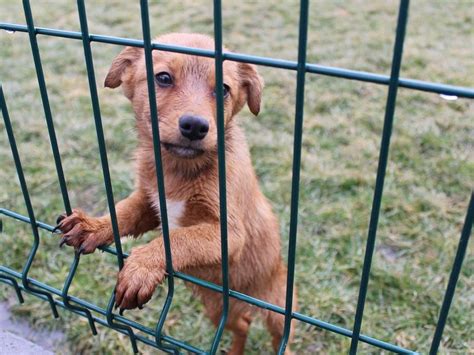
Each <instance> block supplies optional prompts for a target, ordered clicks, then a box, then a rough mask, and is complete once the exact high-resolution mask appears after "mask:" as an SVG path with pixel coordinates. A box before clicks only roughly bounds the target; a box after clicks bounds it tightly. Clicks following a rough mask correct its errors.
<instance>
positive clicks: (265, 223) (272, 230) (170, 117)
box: [58, 33, 296, 354]
mask: <svg viewBox="0 0 474 355" xmlns="http://www.w3.org/2000/svg"><path fill="white" fill-rule="evenodd" d="M157 41H158V42H159V43H164V44H174V45H181V46H186V47H194V48H203V49H210V50H214V40H213V39H212V38H210V37H208V36H205V35H200V34H180V33H172V34H167V35H163V36H161V37H159V38H158V39H157ZM153 68H154V73H155V82H156V85H155V87H156V99H157V103H158V120H159V127H160V138H161V152H162V162H163V174H164V185H165V190H166V205H167V211H168V221H169V229H170V233H169V235H170V240H171V249H172V259H173V267H174V269H175V270H178V271H182V272H185V273H187V274H190V275H192V276H195V277H198V278H201V279H204V280H207V281H210V282H213V283H216V284H222V275H221V245H220V224H219V190H218V167H217V127H216V99H215V96H216V93H215V66H214V59H212V58H204V57H198V56H191V55H185V54H178V53H170V52H163V51H153ZM223 73H224V87H223V92H224V107H225V108H224V127H225V140H226V172H227V174H226V175H227V176H226V186H227V213H228V255H229V285H230V288H231V289H233V290H236V291H239V292H242V293H244V294H247V295H250V296H253V297H257V298H260V299H262V300H265V301H267V302H270V303H272V304H275V305H277V306H280V307H284V306H285V296H286V272H287V271H286V266H285V265H284V263H283V260H282V257H281V255H280V254H281V247H280V233H279V226H278V221H277V218H276V217H275V215H274V213H273V212H272V209H271V206H270V204H269V202H268V201H267V199H266V198H265V196H264V195H263V194H262V192H261V191H260V189H259V186H258V181H257V177H256V174H255V171H254V169H253V167H252V163H251V159H250V153H249V149H248V146H247V142H246V140H245V137H244V134H243V132H242V129H241V128H240V127H239V125H238V122H237V120H236V115H237V113H238V112H239V111H240V110H241V109H242V108H243V106H244V105H245V104H246V103H247V104H248V107H249V109H250V111H251V112H252V113H253V114H254V115H258V113H259V111H260V103H261V97H262V89H263V80H262V78H261V77H260V75H259V74H258V73H257V70H256V67H255V66H254V65H252V64H248V63H237V62H230V61H225V62H224V64H223ZM105 86H106V87H108V88H117V87H119V86H121V87H122V89H123V93H124V94H125V96H126V97H127V98H128V99H129V100H130V102H131V103H132V106H133V110H134V112H135V116H136V127H137V134H138V138H139V140H138V147H137V149H136V154H135V157H136V165H137V168H136V188H135V190H134V192H133V193H132V194H131V195H130V196H129V197H127V198H126V199H124V200H122V201H120V202H118V203H117V205H116V213H117V220H118V229H119V232H120V236H133V237H139V236H140V235H141V234H143V233H145V232H147V231H150V230H154V229H159V227H160V223H161V222H160V211H159V197H158V188H157V180H156V167H155V161H154V151H153V137H152V129H151V122H150V121H151V118H150V108H149V107H150V106H149V98H148V89H147V77H146V69H145V57H144V51H143V49H142V48H135V47H126V48H125V49H123V50H122V52H121V53H120V54H119V55H118V56H117V57H116V58H115V59H114V60H113V62H112V65H111V67H110V70H109V72H108V74H107V76H106V78H105ZM58 228H59V229H60V231H61V232H62V239H61V242H60V245H63V244H66V245H69V246H72V247H74V248H75V249H76V251H77V252H79V253H82V254H89V253H92V252H94V250H95V249H96V248H97V247H100V246H105V245H109V244H111V243H112V242H113V233H112V227H111V220H110V216H109V215H106V216H102V217H98V218H96V217H91V216H88V215H86V214H85V213H84V212H83V211H82V210H80V209H75V210H74V211H73V213H72V214H71V215H69V216H66V215H62V216H61V217H60V218H59V220H58ZM165 276H166V272H165V254H164V246H163V238H162V237H158V238H156V239H154V240H152V241H151V242H149V243H148V244H146V245H143V246H139V247H135V248H133V249H132V251H131V254H130V256H129V257H128V258H127V259H126V261H125V264H124V267H123V269H122V270H121V271H120V272H119V274H118V278H117V285H116V305H117V306H118V307H120V309H121V310H124V309H132V308H136V307H139V308H141V307H142V306H143V304H145V303H146V302H147V301H149V300H150V298H151V297H152V294H153V292H154V290H155V289H156V287H157V285H158V284H160V283H161V282H163V280H164V278H165ZM189 286H190V287H191V288H192V289H193V291H194V292H195V293H196V294H197V295H199V296H200V298H201V300H202V302H203V304H204V306H205V309H206V313H207V315H208V316H209V318H210V319H211V321H212V322H213V323H214V324H215V325H216V326H217V324H218V322H219V320H220V317H221V312H222V295H221V294H219V293H216V292H214V291H211V290H208V289H206V288H203V287H199V286H196V285H194V284H192V285H189ZM294 297H295V298H294V299H295V304H296V291H295V295H294ZM257 309H258V310H259V311H260V312H261V314H262V315H263V317H264V320H265V322H266V325H267V328H268V330H269V332H270V334H271V336H272V344H273V347H274V349H275V351H277V350H278V346H279V343H280V340H281V338H282V335H283V328H284V316H283V315H281V314H278V313H275V312H271V311H268V310H264V309H260V308H257V307H255V306H252V305H249V304H247V303H245V302H242V301H239V300H236V299H233V298H231V299H230V304H229V314H228V320H227V323H226V328H227V329H228V330H230V331H232V332H233V342H232V347H231V349H230V351H229V354H242V353H243V352H244V347H245V341H246V338H247V333H248V330H249V326H250V324H251V322H252V319H253V318H254V315H255V313H256V310H257ZM292 328H294V327H293V326H292ZM292 333H293V329H292V331H291V335H292ZM291 335H290V338H291ZM287 353H290V350H289V349H288V350H287Z"/></svg>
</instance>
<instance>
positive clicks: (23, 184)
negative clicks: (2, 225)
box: [0, 85, 59, 318]
mask: <svg viewBox="0 0 474 355" xmlns="http://www.w3.org/2000/svg"><path fill="white" fill-rule="evenodd" d="M0 106H1V108H2V115H3V120H4V122H5V129H6V131H7V135H8V141H9V142H10V148H11V151H12V155H13V160H14V161H15V167H16V172H17V174H18V180H19V181H20V186H21V192H22V193H23V198H24V200H25V205H26V209H27V210H28V216H29V217H30V225H31V229H32V231H33V238H34V240H33V245H32V247H31V250H30V253H29V254H28V259H27V261H26V264H25V265H24V266H23V270H22V272H21V281H22V283H23V287H25V289H26V290H28V291H30V292H32V293H36V294H38V295H44V296H45V297H46V298H47V299H48V301H49V304H50V306H51V310H52V312H53V315H54V318H58V317H59V314H58V310H57V309H56V305H55V304H54V300H53V297H52V296H51V295H50V294H49V293H48V292H45V291H42V290H38V289H36V288H34V287H31V286H30V284H29V281H28V272H29V271H30V268H31V264H32V263H33V260H34V258H35V255H36V251H37V250H38V247H39V239H40V238H39V232H38V226H37V225H36V218H35V213H34V211H33V205H32V204H31V199H30V194H29V192H28V186H27V185H26V180H25V175H24V174H23V167H22V165H21V160H20V155H19V154H18V148H17V145H16V141H15V136H14V134H13V127H12V124H11V121H10V115H9V114H8V109H7V103H6V101H5V96H4V95H3V88H2V86H1V85H0Z"/></svg>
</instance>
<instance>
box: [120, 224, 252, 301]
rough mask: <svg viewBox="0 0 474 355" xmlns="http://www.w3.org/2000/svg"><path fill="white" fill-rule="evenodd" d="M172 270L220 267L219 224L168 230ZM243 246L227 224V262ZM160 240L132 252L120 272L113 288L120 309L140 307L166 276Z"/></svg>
mask: <svg viewBox="0 0 474 355" xmlns="http://www.w3.org/2000/svg"><path fill="white" fill-rule="evenodd" d="M170 240H171V256H172V259H173V268H174V270H177V271H180V270H183V269H186V268H188V267H196V266H205V265H219V264H221V262H222V258H221V239H220V226H219V224H200V225H196V226H192V227H185V228H178V229H174V230H172V231H170ZM243 245H244V238H243V234H242V233H240V232H239V229H238V228H235V227H231V226H230V225H229V233H228V253H229V260H234V259H236V258H238V257H239V255H240V252H241V251H242V248H243ZM165 268H166V262H165V251H164V245H163V238H161V237H160V238H157V239H154V240H152V241H151V242H150V243H148V244H147V245H143V246H140V247H136V248H133V249H132V252H131V255H130V256H129V257H128V258H127V260H126V261H125V265H124V267H123V269H122V271H120V273H119V275H118V279H117V287H116V304H117V306H118V307H120V309H132V308H135V307H141V306H142V305H143V304H144V303H146V302H148V301H149V300H150V298H151V296H152V294H153V292H154V291H155V288H156V286H157V285H158V284H159V283H161V282H162V281H163V279H164V277H165V275H166V272H165Z"/></svg>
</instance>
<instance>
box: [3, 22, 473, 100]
mask: <svg viewBox="0 0 474 355" xmlns="http://www.w3.org/2000/svg"><path fill="white" fill-rule="evenodd" d="M0 29H2V30H6V31H14V32H28V28H27V26H25V25H18V24H13V23H6V22H0ZM35 30H36V34H38V35H46V36H53V37H62V38H71V39H77V40H82V35H81V32H75V31H66V30H57V29H52V28H45V27H35ZM89 40H90V41H91V42H99V43H107V44H115V45H122V46H131V47H142V48H143V46H144V44H143V41H142V40H137V39H130V38H123V37H114V36H103V35H95V34H90V35H89ZM152 47H153V49H157V50H162V51H168V52H175V53H183V54H190V55H196V56H202V57H209V58H213V57H214V56H215V53H214V51H212V50H206V49H198V48H190V47H182V46H174V45H165V44H160V43H153V44H152ZM223 59H224V60H230V61H234V62H246V63H252V64H257V65H262V66H267V67H273V68H279V69H288V70H294V71H296V70H297V67H298V63H297V62H296V61H290V60H284V59H273V58H268V57H261V56H254V55H247V54H238V53H223ZM306 71H307V72H308V73H312V74H320V75H324V76H331V77H337V78H343V79H349V80H356V81H363V82H368V83H373V84H379V85H389V83H390V76H388V75H382V74H374V73H369V72H365V71H359V70H350V69H343V68H337V67H331V66H325V65H319V64H309V63H308V64H306ZM398 86H399V87H402V88H406V89H412V90H417V91H425V92H432V93H436V94H444V95H452V96H458V97H463V98H469V99H474V89H473V88H469V87H463V86H454V85H446V84H439V83H432V82H428V81H423V80H415V79H407V78H399V80H398Z"/></svg>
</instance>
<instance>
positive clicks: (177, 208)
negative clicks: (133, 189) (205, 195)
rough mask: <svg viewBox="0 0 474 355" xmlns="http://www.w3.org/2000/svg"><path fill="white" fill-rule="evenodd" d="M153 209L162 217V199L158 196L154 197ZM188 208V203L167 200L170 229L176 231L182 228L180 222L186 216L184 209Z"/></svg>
mask: <svg viewBox="0 0 474 355" xmlns="http://www.w3.org/2000/svg"><path fill="white" fill-rule="evenodd" d="M152 198H153V200H152V201H153V202H152V204H153V208H154V209H155V212H156V213H157V214H158V215H159V216H160V215H161V214H160V199H159V197H158V194H157V193H156V194H154V195H153V197H152ZM185 207H186V201H182V200H174V199H168V198H167V199H166V212H167V213H168V226H169V229H170V230H171V229H176V228H179V227H181V224H180V220H181V218H182V217H183V215H184V209H185Z"/></svg>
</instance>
